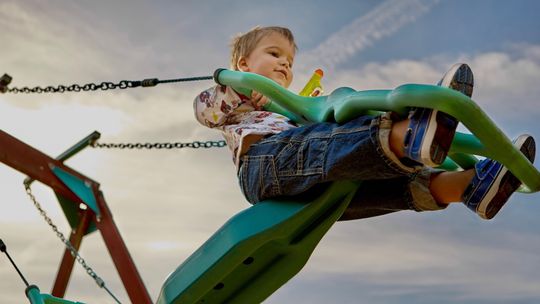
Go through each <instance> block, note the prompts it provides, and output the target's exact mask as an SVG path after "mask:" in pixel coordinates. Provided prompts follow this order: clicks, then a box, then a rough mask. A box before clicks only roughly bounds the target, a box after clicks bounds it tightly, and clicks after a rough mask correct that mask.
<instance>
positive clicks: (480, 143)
mask: <svg viewBox="0 0 540 304" xmlns="http://www.w3.org/2000/svg"><path fill="white" fill-rule="evenodd" d="M214 80H215V81H216V82H218V83H220V84H223V85H229V86H232V87H234V88H235V89H236V90H238V91H240V92H242V93H244V94H246V95H247V94H249V91H250V90H256V91H258V92H261V93H262V94H264V95H266V96H268V97H269V98H270V99H271V100H272V102H271V103H270V104H269V105H267V109H268V110H269V111H273V112H277V113H281V114H283V115H285V116H288V117H289V118H291V119H293V120H294V121H297V122H299V123H306V122H322V121H336V122H345V121H347V120H350V119H352V118H354V117H357V116H360V115H367V114H377V113H380V112H381V111H390V110H391V111H394V112H396V113H398V114H401V115H404V114H406V113H407V111H408V108H410V107H424V108H434V109H437V110H440V111H442V112H445V113H448V114H450V115H452V116H454V117H456V118H457V119H458V120H459V121H460V122H462V123H463V124H464V125H465V127H467V128H468V130H469V131H471V133H472V134H464V133H459V132H458V133H456V136H455V138H454V140H453V143H452V147H451V150H450V153H449V156H448V157H447V159H446V160H445V162H444V163H443V165H442V166H441V167H442V168H444V169H446V170H459V169H461V168H463V169H467V168H471V167H472V166H474V164H475V163H476V162H477V159H476V157H475V155H479V156H486V157H489V158H493V159H496V160H497V161H499V162H501V163H503V164H504V165H505V166H506V167H507V168H508V169H509V170H510V171H511V172H512V173H513V174H514V175H516V176H517V177H518V178H519V179H520V180H521V181H522V183H523V185H522V187H521V188H520V190H519V191H521V192H527V193H532V192H537V191H539V190H540V172H538V170H536V169H535V167H534V166H533V165H532V164H531V163H530V162H529V161H528V160H527V159H526V158H525V156H523V155H522V154H521V153H520V152H519V151H518V150H517V149H516V148H515V147H514V146H513V145H512V143H511V141H510V140H509V139H508V138H507V137H506V136H505V135H504V133H503V132H502V131H501V130H499V129H498V128H497V127H496V126H495V124H494V123H493V122H492V121H491V120H490V119H489V117H488V116H487V115H486V114H485V113H484V112H483V111H482V110H481V109H480V108H479V107H478V106H477V105H476V104H475V103H474V102H473V101H472V100H471V99H470V98H468V97H467V96H465V95H463V94H461V93H459V92H456V91H453V90H450V89H447V88H442V87H437V86H432V85H417V84H408V85H403V86H400V87H398V88H396V89H394V90H373V91H355V90H353V89H351V88H339V89H337V90H335V91H334V92H332V93H331V94H330V95H327V96H318V97H303V96H299V95H296V94H294V93H292V92H290V91H288V90H286V89H284V88H282V87H281V86H279V85H278V84H276V83H275V82H273V81H271V80H269V79H267V78H265V77H263V76H260V75H256V74H251V73H243V72H238V71H229V70H222V69H220V70H217V71H216V73H215V74H214ZM98 138H99V133H97V132H94V133H92V134H91V135H89V136H88V137H87V138H85V139H83V140H82V141H80V142H79V143H77V144H76V145H74V146H73V147H72V148H71V149H69V150H68V151H66V152H65V153H63V154H62V155H60V156H59V157H58V158H56V159H54V158H51V157H49V156H47V155H46V154H44V153H42V152H40V151H38V150H36V149H34V148H32V147H31V146H29V145H27V144H25V143H23V142H21V141H19V140H18V139H16V138H14V137H12V136H10V135H9V134H7V133H5V132H3V131H1V130H0V161H2V162H3V163H4V164H6V165H8V166H10V167H12V168H14V169H15V170H18V171H20V172H22V173H24V174H26V175H28V177H29V179H27V180H26V181H25V185H26V186H27V189H28V187H29V185H30V183H31V182H32V181H33V180H36V181H40V182H42V183H43V184H45V185H47V186H49V187H51V189H53V191H54V192H55V194H56V196H57V198H58V200H59V202H60V205H61V207H62V210H63V211H64V213H65V215H66V218H67V219H68V222H69V224H70V226H71V228H72V229H73V231H72V234H71V237H70V243H71V244H72V245H73V247H74V248H75V249H76V250H78V249H79V247H80V246H81V243H82V240H83V238H84V236H86V235H88V234H89V233H91V232H94V231H99V232H100V233H101V234H102V236H103V240H104V242H105V245H106V246H107V249H108V250H109V254H110V255H111V257H112V260H113V263H114V265H115V267H116V268H117V271H118V273H119V275H120V278H121V280H122V283H123V285H124V287H125V289H126V292H127V294H128V296H129V298H130V300H131V301H132V302H133V303H151V302H152V301H151V298H150V296H149V294H148V291H147V290H146V287H145V286H144V284H143V282H142V280H141V277H140V275H139V273H138V271H137V268H136V266H135V263H134V261H133V260H132V258H131V256H130V254H129V251H128V249H127V246H126V244H125V243H124V242H123V240H122V237H121V235H120V232H119V231H118V228H117V227H116V224H115V222H114V220H113V217H112V214H111V213H110V210H109V209H108V207H107V203H106V201H105V199H104V196H103V193H102V192H101V191H100V189H99V183H97V182H96V181H93V180H91V179H90V178H88V177H86V176H84V175H83V174H81V173H79V172H77V171H76V170H74V169H72V168H70V167H68V166H66V165H65V164H64V163H63V161H65V160H66V159H68V158H69V157H71V156H73V155H74V154H75V153H77V152H79V151H81V150H82V149H83V148H84V147H86V146H88V145H91V144H92V143H94V142H95V141H96V140H97V139H98ZM359 183H360V181H343V182H335V183H333V184H332V185H330V186H329V187H327V188H326V189H324V191H323V192H322V193H317V194H316V195H305V196H302V197H298V198H295V199H294V200H279V199H275V200H268V201H264V202H260V203H258V204H256V205H254V206H252V207H249V208H247V209H246V210H244V211H242V212H240V213H238V214H237V215H235V216H234V217H232V218H231V219H230V220H229V221H228V222H227V223H225V224H224V225H223V226H222V227H221V228H220V229H219V230H218V231H217V232H216V233H215V234H214V235H213V236H212V237H211V238H210V239H209V240H208V241H207V242H206V243H205V244H203V245H202V246H201V247H200V248H199V249H198V250H196V251H195V252H194V253H193V254H192V255H191V256H190V257H189V258H188V259H187V260H186V261H185V262H184V263H183V264H182V265H180V266H179V267H178V268H177V269H176V270H175V271H173V272H172V273H171V274H170V275H169V277H168V278H167V280H166V281H165V282H164V284H163V286H162V289H161V292H160V295H159V298H158V301H157V302H158V303H222V302H231V303H247V302H249V303H254V302H261V301H263V300H264V299H266V298H267V297H268V296H270V295H271V294H272V293H273V292H274V291H275V290H277V289H278V288H279V287H281V286H282V285H283V284H285V283H286V282H287V281H288V280H289V279H290V278H292V277H293V276H294V275H295V274H296V273H298V272H299V271H300V270H301V269H302V267H303V266H304V265H305V263H306V262H307V260H308V259H309V257H310V255H311V253H312V252H313V250H314V249H315V247H316V246H317V244H318V242H319V241H320V240H321V238H322V237H323V236H324V235H325V233H326V232H327V231H328V230H329V229H330V227H331V226H332V225H333V224H334V222H335V221H336V220H337V219H338V218H339V217H340V216H341V214H342V213H343V211H344V210H345V209H346V207H347V205H348V203H349V201H350V199H351V198H352V196H353V195H354V192H355V191H356V189H357V187H358V185H359ZM74 261H75V257H74V256H72V252H71V250H69V249H66V251H65V252H64V256H63V258H62V261H61V263H60V267H59V270H58V273H57V277H56V280H55V283H54V287H53V289H52V292H51V294H50V295H49V294H42V293H40V291H39V289H38V288H37V287H36V286H30V287H29V288H27V297H28V298H29V300H30V302H31V303H76V302H71V301H68V300H64V299H61V298H62V297H63V296H64V294H65V291H66V288H67V284H68V281H69V277H70V275H71V272H72V269H73V264H74Z"/></svg>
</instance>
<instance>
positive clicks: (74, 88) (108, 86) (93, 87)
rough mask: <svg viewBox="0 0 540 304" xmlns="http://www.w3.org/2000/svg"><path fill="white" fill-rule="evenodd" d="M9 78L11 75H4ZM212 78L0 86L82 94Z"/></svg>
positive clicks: (5, 89) (15, 92)
mask: <svg viewBox="0 0 540 304" xmlns="http://www.w3.org/2000/svg"><path fill="white" fill-rule="evenodd" d="M4 76H7V77H9V75H4ZM211 79H213V77H212V76H202V77H187V78H176V79H167V80H159V79H157V78H148V79H144V80H141V81H139V80H122V81H120V82H118V83H112V82H102V83H99V84H97V83H87V84H85V85H78V84H72V85H70V86H64V85H59V86H57V87H53V86H47V87H44V88H42V87H39V86H37V87H33V88H29V87H22V88H7V85H8V84H9V82H10V81H11V77H9V78H8V79H6V81H4V83H2V84H0V88H3V90H1V92H2V93H4V92H7V93H14V94H17V93H26V94H30V93H38V94H40V93H65V92H80V91H97V90H102V91H106V90H112V89H128V88H136V87H154V86H156V85H158V84H160V83H172V82H186V81H200V80H211Z"/></svg>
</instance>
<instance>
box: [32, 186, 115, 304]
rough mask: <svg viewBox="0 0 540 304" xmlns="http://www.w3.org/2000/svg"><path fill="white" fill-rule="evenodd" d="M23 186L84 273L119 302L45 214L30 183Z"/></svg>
mask: <svg viewBox="0 0 540 304" xmlns="http://www.w3.org/2000/svg"><path fill="white" fill-rule="evenodd" d="M24 188H25V189H26V194H27V195H28V197H29V198H30V200H31V201H32V202H33V203H34V206H35V207H36V209H37V210H38V211H39V214H41V216H42V217H43V218H44V219H45V222H47V224H49V226H50V227H51V228H52V230H53V231H54V233H56V236H57V237H58V238H59V239H60V240H61V241H62V243H64V244H65V245H66V248H67V249H68V250H69V251H70V252H71V255H72V256H73V257H75V259H76V260H77V262H78V263H79V264H81V266H82V267H83V268H84V270H85V271H86V273H87V274H88V275H89V276H90V277H92V279H94V281H95V282H96V284H97V285H98V286H99V287H100V288H103V289H105V290H106V291H107V292H108V293H109V295H110V296H111V297H112V298H113V299H114V300H116V302H117V303H120V301H119V300H118V298H116V297H115V296H114V294H113V293H112V292H111V291H110V290H109V289H108V288H107V286H105V281H104V280H103V279H102V278H101V277H100V276H98V274H97V273H96V272H95V271H94V270H93V269H92V267H90V266H88V264H87V263H86V261H85V260H84V259H83V258H82V257H81V255H80V254H79V252H78V251H77V249H75V247H73V245H72V244H71V242H70V241H69V240H68V239H67V238H66V237H65V236H64V234H63V233H62V232H60V231H59V230H58V227H57V226H56V225H55V224H54V223H53V221H52V219H51V218H50V217H49V216H48V215H47V212H45V210H43V208H42V207H41V204H40V203H39V202H38V201H37V199H36V197H35V196H34V194H33V193H32V189H31V188H30V185H29V184H26V183H25V185H24Z"/></svg>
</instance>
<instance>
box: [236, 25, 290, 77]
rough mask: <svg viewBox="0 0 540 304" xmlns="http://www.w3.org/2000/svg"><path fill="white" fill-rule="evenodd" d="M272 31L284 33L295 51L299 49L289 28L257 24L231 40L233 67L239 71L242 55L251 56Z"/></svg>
mask: <svg viewBox="0 0 540 304" xmlns="http://www.w3.org/2000/svg"><path fill="white" fill-rule="evenodd" d="M272 33H278V34H280V35H282V36H283V37H285V38H286V39H287V40H289V42H290V43H291V44H292V45H293V47H294V50H295V51H296V50H297V49H298V47H297V46H296V43H295V42H294V36H293V34H292V32H291V31H290V30H289V29H288V28H285V27H280V26H267V27H260V26H256V27H254V28H253V29H251V30H250V31H249V32H247V33H244V34H242V33H240V34H238V35H236V36H235V37H234V38H233V40H232V42H231V69H233V70H235V71H238V60H240V57H247V56H249V54H251V52H253V50H254V49H255V47H257V44H258V43H259V41H261V38H263V37H265V36H267V35H270V34H272Z"/></svg>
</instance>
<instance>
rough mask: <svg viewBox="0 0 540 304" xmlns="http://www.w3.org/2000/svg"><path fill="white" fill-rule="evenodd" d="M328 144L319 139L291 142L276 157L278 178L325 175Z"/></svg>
mask: <svg viewBox="0 0 540 304" xmlns="http://www.w3.org/2000/svg"><path fill="white" fill-rule="evenodd" d="M327 146H328V142H327V141H326V140H321V139H319V138H307V139H305V140H303V141H290V142H289V143H288V144H287V145H286V146H285V147H284V148H283V149H281V151H279V154H278V155H277V157H276V160H277V162H278V163H277V164H276V167H277V175H278V176H306V175H316V174H320V175H322V174H323V169H324V159H325V155H326V149H327Z"/></svg>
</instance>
